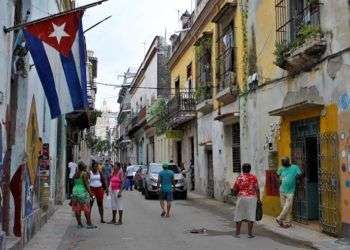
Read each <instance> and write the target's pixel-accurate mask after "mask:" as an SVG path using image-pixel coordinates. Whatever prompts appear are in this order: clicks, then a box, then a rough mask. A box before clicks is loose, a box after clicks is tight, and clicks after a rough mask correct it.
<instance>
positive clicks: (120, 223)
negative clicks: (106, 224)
mask: <svg viewBox="0 0 350 250" xmlns="http://www.w3.org/2000/svg"><path fill="white" fill-rule="evenodd" d="M114 225H117V226H119V225H123V222H120V221H118V222H116V223H114Z"/></svg>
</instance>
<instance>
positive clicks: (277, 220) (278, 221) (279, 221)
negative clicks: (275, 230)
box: [276, 218, 283, 227]
mask: <svg viewBox="0 0 350 250" xmlns="http://www.w3.org/2000/svg"><path fill="white" fill-rule="evenodd" d="M276 222H277V224H278V225H279V226H280V227H283V222H282V221H281V220H279V219H277V218H276Z"/></svg>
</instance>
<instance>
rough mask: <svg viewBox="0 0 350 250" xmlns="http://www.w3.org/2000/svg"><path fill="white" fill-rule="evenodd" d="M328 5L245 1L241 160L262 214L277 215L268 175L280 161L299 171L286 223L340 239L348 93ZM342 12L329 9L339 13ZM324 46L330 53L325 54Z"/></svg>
mask: <svg viewBox="0 0 350 250" xmlns="http://www.w3.org/2000/svg"><path fill="white" fill-rule="evenodd" d="M330 4H331V3H329V2H327V3H326V2H324V3H323V4H320V3H319V2H318V1H313V2H304V3H303V6H299V5H297V4H294V1H293V0H281V1H278V2H276V1H273V0H266V1H249V2H248V1H247V6H248V9H249V12H248V16H247V29H246V30H247V34H248V39H247V49H248V56H247V57H248V58H247V59H248V60H247V62H248V72H249V73H248V75H250V76H253V75H254V77H253V78H249V77H248V81H247V86H246V88H245V89H246V90H247V91H246V92H244V93H243V94H242V95H241V98H240V116H241V141H242V144H243V145H242V151H241V154H242V157H243V159H244V161H249V162H251V163H252V164H253V166H254V168H255V169H254V172H255V173H256V174H257V175H258V179H259V182H260V186H261V190H263V193H264V195H263V197H264V212H265V213H267V214H270V215H273V216H277V215H278V214H279V212H280V211H281V208H280V202H279V194H278V188H279V187H278V186H279V184H278V180H277V178H276V170H277V168H278V167H279V165H280V161H281V159H282V158H283V157H286V156H288V157H290V158H291V160H292V163H294V164H297V165H299V166H300V167H301V168H302V169H303V170H304V176H303V178H301V179H300V180H299V181H298V184H297V191H296V193H295V195H294V209H293V217H294V219H295V220H296V221H299V222H302V223H305V224H310V223H312V224H315V223H317V224H319V229H320V230H321V231H323V232H325V233H328V234H331V235H336V236H341V235H345V236H346V235H349V232H350V226H349V225H350V220H349V219H350V213H349V206H350V202H349V201H350V195H349V194H350V192H349V190H350V181H349V178H350V177H349V173H350V171H349V169H348V166H349V155H350V154H349V147H348V145H349V138H350V137H349V136H350V134H349V131H350V127H349V125H350V124H349V122H348V120H347V119H348V118H349V100H350V98H349V89H350V86H349V83H348V81H347V79H348V77H349V73H348V69H346V66H345V65H344V64H342V63H339V60H340V61H342V60H349V55H348V53H347V52H345V51H344V48H346V47H347V45H346V43H345V42H344V39H343V37H342V36H343V35H344V34H345V33H346V35H345V36H347V37H349V36H350V34H348V33H349V32H346V31H345V28H346V27H343V26H342V25H341V22H342V21H341V20H340V19H341V18H340V19H337V18H335V16H339V15H335V14H334V13H333V14H332V15H326V14H324V13H325V11H326V10H329V7H331V6H329V5H330ZM343 5H344V4H343V3H340V2H339V3H336V4H335V6H334V5H333V4H332V9H333V10H337V11H339V13H342V12H344V10H343V9H342V8H344V7H345V6H343ZM300 8H302V9H300ZM286 10H287V11H286ZM301 10H302V11H301ZM330 30H332V31H331V32H329V31H330ZM331 40H332V41H333V42H334V41H336V44H337V46H336V47H337V48H336V49H333V48H332V50H331V49H330V41H331ZM337 62H338V63H337ZM342 62H343V61H342ZM335 64H337V66H338V67H334V65H335ZM252 79H255V85H254V84H253V85H252ZM253 82H254V81H253Z"/></svg>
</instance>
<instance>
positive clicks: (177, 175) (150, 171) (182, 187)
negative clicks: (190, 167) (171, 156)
mask: <svg viewBox="0 0 350 250" xmlns="http://www.w3.org/2000/svg"><path fill="white" fill-rule="evenodd" d="M169 169H170V170H171V171H173V172H174V180H175V188H174V195H175V196H180V197H181V198H182V199H187V183H186V178H185V177H184V175H183V174H182V173H181V171H180V169H179V167H178V166H176V165H175V164H171V165H169ZM162 170H163V166H162V164H157V163H151V164H149V166H148V168H147V173H146V176H145V179H144V185H143V186H144V194H145V198H146V199H150V198H152V197H157V196H158V189H157V184H158V175H159V172H160V171H162Z"/></svg>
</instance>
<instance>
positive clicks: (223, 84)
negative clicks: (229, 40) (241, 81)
mask: <svg viewBox="0 0 350 250" xmlns="http://www.w3.org/2000/svg"><path fill="white" fill-rule="evenodd" d="M217 79H218V84H217V92H220V91H222V90H224V89H227V88H229V87H232V86H233V84H234V83H235V79H236V73H235V72H234V49H233V48H229V49H227V50H226V51H225V52H224V53H222V54H221V55H220V56H219V57H218V58H217Z"/></svg>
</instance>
